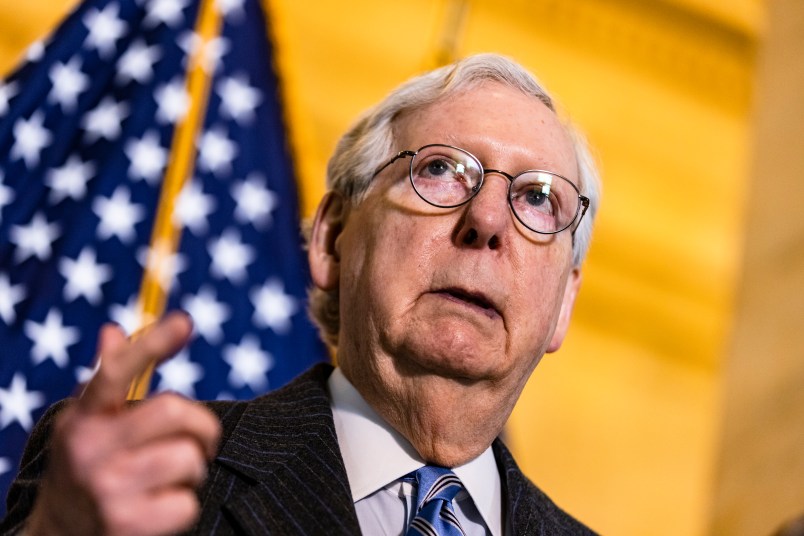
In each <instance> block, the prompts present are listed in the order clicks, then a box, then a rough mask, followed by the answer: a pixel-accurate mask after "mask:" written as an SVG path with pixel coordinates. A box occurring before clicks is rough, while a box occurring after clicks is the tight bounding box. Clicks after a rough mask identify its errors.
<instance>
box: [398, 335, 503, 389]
mask: <svg viewBox="0 0 804 536" xmlns="http://www.w3.org/2000/svg"><path fill="white" fill-rule="evenodd" d="M432 331H433V332H432V333H430V334H426V333H419V334H418V336H416V337H410V336H408V337H405V339H404V340H403V342H402V344H401V345H400V348H401V349H402V352H400V353H399V354H398V355H400V356H403V358H404V359H405V360H406V361H408V362H409V363H410V365H411V367H410V368H411V369H413V370H415V371H416V372H419V373H425V374H428V373H429V374H434V375H438V376H443V377H445V378H453V379H457V380H466V381H480V380H486V379H490V378H492V377H494V376H495V371H496V372H499V371H498V370H497V369H498V368H499V365H500V364H499V363H496V362H494V361H489V358H490V357H491V356H501V355H505V353H504V352H503V351H502V350H501V349H500V347H499V346H500V345H499V344H493V342H492V341H490V340H488V339H486V338H483V337H479V336H478V334H477V333H468V334H467V333H465V332H464V331H463V330H460V329H437V328H436V327H435V326H434V329H433V330H432ZM428 335H429V336H428Z"/></svg>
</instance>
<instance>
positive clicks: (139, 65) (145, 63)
mask: <svg viewBox="0 0 804 536" xmlns="http://www.w3.org/2000/svg"><path fill="white" fill-rule="evenodd" d="M161 57H162V53H161V52H160V50H159V47H157V46H152V47H149V46H148V45H147V44H146V43H145V41H144V40H142V39H137V40H136V41H135V42H134V43H132V44H131V46H129V47H128V48H127V49H126V51H125V52H124V53H123V55H122V56H121V57H120V60H119V61H118V62H117V74H116V75H115V78H116V80H117V81H118V82H120V83H121V84H127V83H129V82H131V81H132V80H136V81H137V83H139V84H146V83H148V82H149V81H150V80H151V78H153V76H154V65H155V64H156V62H158V61H159V59H160V58H161Z"/></svg>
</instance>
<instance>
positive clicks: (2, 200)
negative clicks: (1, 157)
mask: <svg viewBox="0 0 804 536" xmlns="http://www.w3.org/2000/svg"><path fill="white" fill-rule="evenodd" d="M12 201H14V189H13V188H11V187H10V186H6V185H5V184H3V172H2V171H0V223H2V222H3V209H4V208H5V207H6V205H10V204H11V202H12Z"/></svg>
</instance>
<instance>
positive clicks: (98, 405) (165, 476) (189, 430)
mask: <svg viewBox="0 0 804 536" xmlns="http://www.w3.org/2000/svg"><path fill="white" fill-rule="evenodd" d="M191 330H192V326H191V323H190V320H189V319H188V318H187V316H186V315H184V314H181V313H173V314H170V315H168V316H167V317H165V318H164V319H163V320H161V321H160V322H158V323H157V324H155V325H154V326H152V327H151V328H149V329H148V330H146V331H145V332H144V333H143V334H142V335H141V336H139V337H138V338H136V340H134V341H129V340H128V339H127V338H126V336H125V334H124V333H123V332H122V330H121V329H120V328H119V327H117V326H114V325H107V326H104V327H103V328H102V329H101V333H100V338H99V343H98V354H99V356H100V359H101V364H100V368H99V369H98V372H97V373H96V374H95V377H94V378H93V379H92V380H91V381H90V382H89V384H88V385H87V386H86V389H85V390H84V393H83V394H82V395H81V397H80V398H79V399H78V400H77V401H76V402H75V403H73V404H71V405H70V406H69V407H68V408H66V409H65V410H64V411H63V412H62V413H61V414H60V415H59V416H58V418H57V420H56V422H55V424H54V432H53V436H52V443H51V455H50V462H49V466H48V470H47V472H46V475H45V477H44V478H43V481H42V485H41V489H40V491H39V496H38V499H37V502H36V505H35V507H34V510H33V512H32V514H31V517H30V518H29V520H28V523H27V525H26V534H30V535H36V534H82V535H83V534H115V535H157V534H170V533H175V532H178V531H181V530H186V529H188V528H190V527H191V526H192V524H193V523H194V521H195V520H196V518H197V517H198V513H199V511H198V510H199V506H198V503H197V500H196V495H195V488H196V487H197V486H198V485H199V484H200V483H201V482H202V481H203V479H204V477H205V476H206V468H207V462H208V460H211V459H212V457H214V455H215V452H216V448H217V443H218V439H219V436H220V424H219V422H218V420H217V419H216V418H215V416H214V415H213V414H212V413H210V412H209V411H208V410H206V409H205V408H203V407H202V406H200V405H198V404H197V403H194V402H191V401H189V400H186V399H183V398H181V397H180V396H178V395H173V394H164V395H158V396H155V397H153V398H150V399H149V400H147V401H144V402H142V403H139V404H136V405H134V406H129V405H127V404H126V395H127V392H128V387H129V384H130V383H131V381H132V380H133V379H134V378H135V377H136V376H137V375H138V374H139V373H140V372H142V371H143V370H144V369H145V368H146V367H147V366H148V365H149V364H150V363H152V362H154V361H156V362H160V361H162V360H164V359H166V358H168V357H170V356H172V355H173V354H174V353H176V352H177V351H178V350H179V349H180V348H181V347H182V346H184V345H185V344H186V342H187V340H188V338H189V336H190V333H191Z"/></svg>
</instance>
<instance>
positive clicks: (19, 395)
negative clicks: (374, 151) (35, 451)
mask: <svg viewBox="0 0 804 536" xmlns="http://www.w3.org/2000/svg"><path fill="white" fill-rule="evenodd" d="M44 405H45V395H44V394H42V393H40V392H39V391H29V390H28V384H27V382H26V381H25V376H23V375H22V374H20V373H19V372H17V373H15V374H14V377H13V378H11V384H9V386H8V388H7V389H3V388H2V387H0V430H2V429H3V428H5V427H7V426H9V425H10V424H11V423H13V422H15V421H16V422H18V423H19V424H20V426H22V428H23V429H24V430H25V431H26V432H27V431H28V430H30V429H31V426H33V415H32V413H33V411H34V410H35V409H37V408H41V407H42V406H44Z"/></svg>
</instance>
